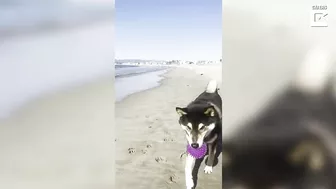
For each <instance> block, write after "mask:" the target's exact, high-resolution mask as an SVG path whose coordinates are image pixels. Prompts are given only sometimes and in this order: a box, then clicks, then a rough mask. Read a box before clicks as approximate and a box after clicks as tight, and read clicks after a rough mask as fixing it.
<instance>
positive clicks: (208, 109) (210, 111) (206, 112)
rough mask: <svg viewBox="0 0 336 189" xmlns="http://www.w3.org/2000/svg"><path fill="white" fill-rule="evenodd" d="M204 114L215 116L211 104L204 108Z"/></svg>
mask: <svg viewBox="0 0 336 189" xmlns="http://www.w3.org/2000/svg"><path fill="white" fill-rule="evenodd" d="M204 114H205V115H207V116H211V117H214V116H215V108H214V107H213V106H210V107H208V108H207V109H205V111H204Z"/></svg>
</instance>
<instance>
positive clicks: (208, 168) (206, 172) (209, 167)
mask: <svg viewBox="0 0 336 189" xmlns="http://www.w3.org/2000/svg"><path fill="white" fill-rule="evenodd" d="M204 173H205V174H210V173H212V167H211V166H207V165H206V166H205V168H204Z"/></svg>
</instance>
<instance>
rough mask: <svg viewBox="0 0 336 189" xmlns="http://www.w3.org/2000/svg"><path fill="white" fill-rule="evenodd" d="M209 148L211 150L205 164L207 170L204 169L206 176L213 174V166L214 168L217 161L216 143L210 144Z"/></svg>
mask: <svg viewBox="0 0 336 189" xmlns="http://www.w3.org/2000/svg"><path fill="white" fill-rule="evenodd" d="M208 148H209V154H208V160H207V162H206V163H205V168H204V172H205V173H206V174H210V173H212V166H213V163H214V160H215V149H216V144H215V143H210V144H208Z"/></svg>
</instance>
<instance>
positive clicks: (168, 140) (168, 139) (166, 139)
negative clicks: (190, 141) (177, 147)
mask: <svg viewBox="0 0 336 189" xmlns="http://www.w3.org/2000/svg"><path fill="white" fill-rule="evenodd" d="M163 141H165V142H174V139H172V138H164V139H163Z"/></svg>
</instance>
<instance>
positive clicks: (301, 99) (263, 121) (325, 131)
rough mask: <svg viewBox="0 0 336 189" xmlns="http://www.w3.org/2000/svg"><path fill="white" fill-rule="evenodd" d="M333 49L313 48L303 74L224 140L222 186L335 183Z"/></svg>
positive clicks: (295, 188) (247, 188)
mask: <svg viewBox="0 0 336 189" xmlns="http://www.w3.org/2000/svg"><path fill="white" fill-rule="evenodd" d="M329 55H330V54H328V51H326V50H323V49H320V48H316V49H313V51H311V52H309V54H308V56H307V59H306V61H304V63H303V65H302V67H301V69H300V72H299V74H298V77H297V78H296V79H295V80H294V82H293V85H290V86H289V87H288V88H287V89H286V90H285V91H284V92H283V93H282V94H280V95H278V96H277V97H276V98H275V99H274V100H273V101H271V103H270V105H269V106H268V107H266V109H265V110H264V111H263V112H261V113H260V114H259V115H258V116H256V117H255V118H254V119H252V120H251V121H249V122H248V123H246V124H244V125H243V127H241V128H242V129H241V130H240V131H238V132H236V134H235V135H234V136H233V137H232V138H230V139H228V140H225V141H224V140H223V151H222V155H223V163H222V171H223V174H222V188H223V189H234V188H235V189H237V188H239V189H322V188H323V189H335V188H336V99H335V96H334V85H335V83H333V82H332V73H333V72H332V70H333V67H332V61H330V59H329Z"/></svg>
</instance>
